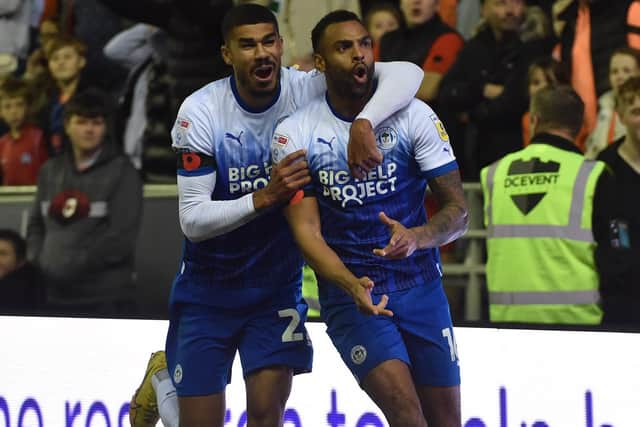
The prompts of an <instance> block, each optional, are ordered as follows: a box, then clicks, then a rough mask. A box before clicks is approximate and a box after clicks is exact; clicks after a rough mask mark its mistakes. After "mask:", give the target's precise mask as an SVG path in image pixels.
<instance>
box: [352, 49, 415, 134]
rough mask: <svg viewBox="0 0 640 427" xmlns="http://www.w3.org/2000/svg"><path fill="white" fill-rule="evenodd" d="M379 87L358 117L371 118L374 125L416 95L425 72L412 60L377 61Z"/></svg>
mask: <svg viewBox="0 0 640 427" xmlns="http://www.w3.org/2000/svg"><path fill="white" fill-rule="evenodd" d="M375 69H376V72H375V76H376V78H377V79H378V88H377V89H376V91H375V92H374V93H373V95H372V96H371V99H369V102H367V104H366V105H365V106H364V108H363V109H362V111H361V112H360V114H358V116H357V117H356V118H358V119H366V120H369V122H370V123H371V126H372V127H374V128H375V127H376V126H378V125H379V124H380V123H381V122H382V121H384V120H386V119H387V118H389V117H390V116H391V115H393V114H394V113H396V112H397V111H399V110H401V109H402V108H404V107H406V106H407V105H409V103H411V101H412V100H413V98H414V97H415V95H416V93H417V92H418V89H419V88H420V84H421V83H422V79H423V77H424V72H423V71H422V70H421V69H420V67H418V66H417V65H414V64H412V63H411V62H405V61H395V62H376V64H375Z"/></svg>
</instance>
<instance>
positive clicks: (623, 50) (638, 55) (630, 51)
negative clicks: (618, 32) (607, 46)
mask: <svg viewBox="0 0 640 427" xmlns="http://www.w3.org/2000/svg"><path fill="white" fill-rule="evenodd" d="M616 55H626V56H630V57H632V58H633V60H634V61H635V62H636V66H638V67H640V50H638V49H634V48H632V47H629V46H622V47H619V48H617V49H616V50H614V51H613V53H612V54H611V57H610V58H609V62H611V59H612V58H613V57H614V56H616Z"/></svg>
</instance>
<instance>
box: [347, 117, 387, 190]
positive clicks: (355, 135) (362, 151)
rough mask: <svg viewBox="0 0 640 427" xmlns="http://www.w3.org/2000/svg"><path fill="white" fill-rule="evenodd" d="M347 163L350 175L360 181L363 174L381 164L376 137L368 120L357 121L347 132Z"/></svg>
mask: <svg viewBox="0 0 640 427" xmlns="http://www.w3.org/2000/svg"><path fill="white" fill-rule="evenodd" d="M347 161H348V164H349V169H350V170H351V175H353V176H354V177H356V178H358V179H362V178H364V176H365V173H366V172H368V171H370V170H371V169H373V168H375V167H376V166H377V165H379V164H380V163H382V153H381V152H380V150H378V147H377V145H376V137H375V135H374V134H373V128H372V127H371V123H370V122H369V120H365V119H357V120H355V121H354V122H353V123H352V124H351V129H350V130H349V145H348V146H347Z"/></svg>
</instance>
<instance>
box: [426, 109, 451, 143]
mask: <svg viewBox="0 0 640 427" xmlns="http://www.w3.org/2000/svg"><path fill="white" fill-rule="evenodd" d="M429 118H430V119H431V121H432V122H433V125H434V126H435V127H436V130H437V131H438V136H440V139H441V140H443V141H444V142H449V134H448V133H447V130H446V129H445V128H444V124H443V123H442V121H441V120H440V119H439V118H438V116H436V115H435V114H432V115H431V116H429Z"/></svg>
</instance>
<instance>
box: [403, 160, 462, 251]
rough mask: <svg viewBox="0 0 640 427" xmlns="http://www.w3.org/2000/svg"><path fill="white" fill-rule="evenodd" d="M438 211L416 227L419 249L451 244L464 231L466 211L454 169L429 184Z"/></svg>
mask: <svg viewBox="0 0 640 427" xmlns="http://www.w3.org/2000/svg"><path fill="white" fill-rule="evenodd" d="M429 188H431V191H432V193H433V195H434V197H435V198H436V200H437V201H438V206H440V207H441V208H440V210H439V211H438V212H437V213H436V214H435V215H434V216H433V218H431V219H430V220H429V222H428V223H427V224H425V225H423V226H421V227H416V228H415V231H416V233H417V234H418V247H419V248H435V247H438V246H442V245H446V244H447V243H449V242H453V241H454V240H456V239H457V238H458V237H460V236H462V235H463V234H464V233H466V232H467V228H468V227H469V210H468V208H467V201H466V199H465V197H464V191H463V190H462V182H461V180H460V172H459V171H458V169H455V170H452V171H451V172H447V173H445V174H443V175H440V176H438V177H436V178H433V179H431V180H430V181H429Z"/></svg>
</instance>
